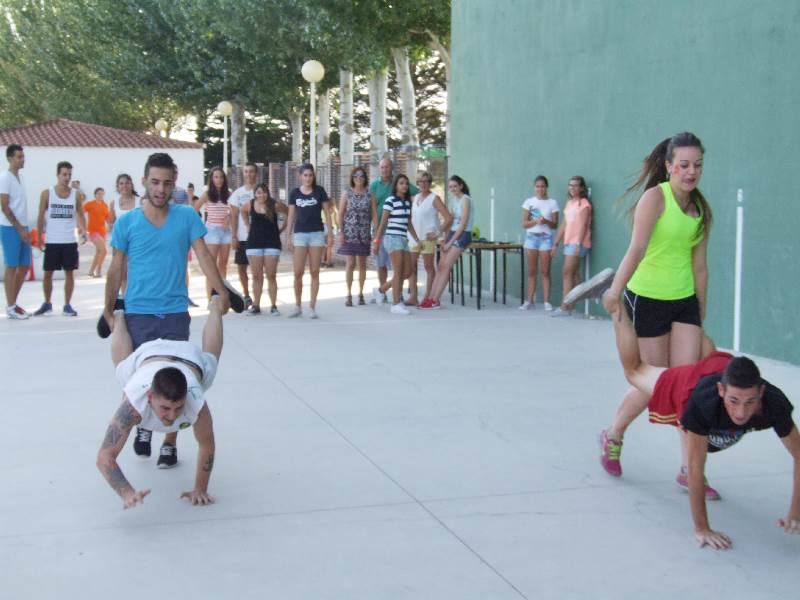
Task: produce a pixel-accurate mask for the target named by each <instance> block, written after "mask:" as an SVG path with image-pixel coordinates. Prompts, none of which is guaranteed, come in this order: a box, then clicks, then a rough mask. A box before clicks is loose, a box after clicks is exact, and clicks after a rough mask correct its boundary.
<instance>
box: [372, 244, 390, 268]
mask: <svg viewBox="0 0 800 600" xmlns="http://www.w3.org/2000/svg"><path fill="white" fill-rule="evenodd" d="M384 239H386V238H384ZM375 265H376V266H377V267H378V268H379V269H388V268H389V267H391V266H392V261H391V260H390V259H389V253H388V252H387V251H386V246H384V245H383V240H381V247H380V248H378V254H377V256H375Z"/></svg>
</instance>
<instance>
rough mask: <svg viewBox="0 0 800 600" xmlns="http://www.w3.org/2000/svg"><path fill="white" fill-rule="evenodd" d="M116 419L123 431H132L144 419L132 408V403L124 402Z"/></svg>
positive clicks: (115, 416)
mask: <svg viewBox="0 0 800 600" xmlns="http://www.w3.org/2000/svg"><path fill="white" fill-rule="evenodd" d="M114 418H115V419H116V420H117V422H118V423H119V424H120V426H121V427H122V428H123V429H130V428H131V427H133V426H134V425H135V424H136V423H138V422H139V421H141V420H142V417H141V416H140V415H139V413H138V412H136V409H135V408H133V406H131V403H130V402H127V401H125V402H123V403H122V404H121V405H120V407H119V408H118V409H117V414H115V415H114Z"/></svg>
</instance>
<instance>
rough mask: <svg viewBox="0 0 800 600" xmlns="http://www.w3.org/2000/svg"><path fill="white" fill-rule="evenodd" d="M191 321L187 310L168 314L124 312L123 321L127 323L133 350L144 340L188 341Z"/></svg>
mask: <svg viewBox="0 0 800 600" xmlns="http://www.w3.org/2000/svg"><path fill="white" fill-rule="evenodd" d="M191 321H192V318H191V317H190V316H189V313H188V312H182V313H170V314H168V315H129V314H127V313H126V314H125V323H126V324H127V325H128V333H129V334H130V335H131V341H132V342H133V349H134V350H136V348H138V347H139V346H141V345H142V344H144V343H145V342H152V341H153V340H157V339H158V338H161V339H164V340H176V341H180V342H186V341H188V340H189V323H191Z"/></svg>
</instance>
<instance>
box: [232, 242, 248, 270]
mask: <svg viewBox="0 0 800 600" xmlns="http://www.w3.org/2000/svg"><path fill="white" fill-rule="evenodd" d="M246 252H247V242H246V241H243V240H239V245H238V246H236V253H235V254H234V255H233V262H235V263H236V264H237V265H249V264H250V263H249V262H247V254H246Z"/></svg>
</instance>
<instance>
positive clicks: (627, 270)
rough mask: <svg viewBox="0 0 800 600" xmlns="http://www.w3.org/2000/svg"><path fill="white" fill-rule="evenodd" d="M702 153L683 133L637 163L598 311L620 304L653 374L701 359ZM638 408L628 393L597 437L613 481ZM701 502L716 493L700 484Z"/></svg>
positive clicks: (641, 402)
mask: <svg viewBox="0 0 800 600" xmlns="http://www.w3.org/2000/svg"><path fill="white" fill-rule="evenodd" d="M704 152H705V150H704V148H703V145H702V143H701V142H700V140H699V139H698V138H697V136H695V135H694V134H691V133H688V132H687V133H679V134H677V135H675V136H673V137H672V138H668V139H666V140H664V141H663V142H661V143H660V144H659V145H658V146H656V147H655V149H654V150H653V151H652V152H651V153H650V156H648V157H647V158H646V159H645V161H644V166H643V168H642V172H641V174H640V176H639V178H638V180H637V181H636V183H634V184H633V185H632V186H631V187H630V188H629V189H628V190H627V192H626V193H630V192H633V191H635V190H637V189H640V188H641V187H644V188H645V192H644V194H642V197H641V198H640V199H639V200H638V201H637V202H636V203H635V204H634V205H633V207H632V209H631V211H632V212H633V233H632V235H631V241H630V245H629V246H628V250H627V252H626V253H625V256H624V258H623V259H622V262H621V263H620V265H619V269H618V270H617V273H616V275H615V277H614V281H613V283H612V285H611V288H610V290H609V292H608V293H607V294H606V296H605V298H604V304H605V306H606V309H607V310H608V311H609V313H610V314H619V313H618V312H616V311H618V310H619V309H620V302H621V301H622V302H624V307H625V309H626V311H627V312H628V315H629V317H630V318H631V321H633V324H634V328H635V329H636V335H637V337H638V339H639V350H640V352H641V355H642V358H643V359H644V360H645V361H646V362H648V363H649V364H651V365H654V366H658V367H676V366H679V365H687V364H693V363H695V362H697V361H699V360H700V357H701V346H702V340H703V330H702V322H703V318H704V317H705V310H706V289H707V281H708V269H707V265H706V248H707V245H708V234H709V230H710V227H711V220H712V219H711V208H710V207H709V205H708V202H707V201H706V199H705V197H704V196H703V194H702V193H701V192H700V190H699V189H698V187H697V186H698V184H699V183H700V178H701V176H702V174H703V154H704ZM646 406H647V398H643V397H642V396H641V395H640V392H638V391H636V390H635V389H634V388H631V389H630V390H629V391H628V392H627V394H626V395H625V398H624V399H623V401H622V404H621V406H620V407H619V410H618V411H617V416H616V417H615V419H614V422H613V424H612V425H611V427H609V428H608V429H607V430H604V431H603V432H601V446H602V455H601V462H602V464H603V467H604V468H605V469H606V471H607V472H608V473H610V474H611V475H616V476H619V475H621V473H622V468H621V466H620V463H619V456H620V451H621V448H622V437H623V435H624V433H625V430H626V429H627V427H628V425H630V423H631V422H632V421H633V420H634V419H635V418H636V417H637V416H638V415H639V414H640V413H641V412H642V411H643V410H644V408H646ZM678 431H679V432H680V437H681V470H680V472H679V474H678V477H677V479H676V481H677V483H678V485H680V486H681V487H682V488H684V489H687V488H688V479H687V464H686V463H687V437H686V433H685V432H683V431H682V430H681V429H680V428H678ZM706 497H707V498H709V499H719V494H718V493H717V492H716V490H714V489H713V488H711V487H710V486H708V485H707V484H706Z"/></svg>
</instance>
